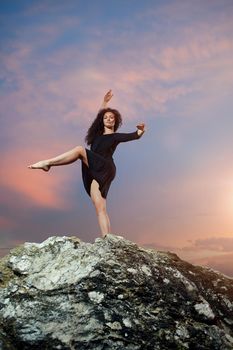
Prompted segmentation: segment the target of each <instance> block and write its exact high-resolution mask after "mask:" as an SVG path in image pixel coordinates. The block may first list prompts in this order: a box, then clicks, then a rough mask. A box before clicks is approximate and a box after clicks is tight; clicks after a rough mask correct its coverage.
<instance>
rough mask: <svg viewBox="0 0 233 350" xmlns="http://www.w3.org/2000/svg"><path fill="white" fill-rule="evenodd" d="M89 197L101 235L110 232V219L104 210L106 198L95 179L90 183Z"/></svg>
mask: <svg viewBox="0 0 233 350" xmlns="http://www.w3.org/2000/svg"><path fill="white" fill-rule="evenodd" d="M90 193H91V199H92V201H93V203H94V206H95V209H96V213H97V217H98V221H99V225H100V229H101V233H102V236H103V237H105V236H106V234H108V233H110V220H109V217H108V214H107V210H106V199H105V198H103V197H102V195H101V192H100V190H99V184H98V182H97V181H96V180H93V181H92V183H91V191H90Z"/></svg>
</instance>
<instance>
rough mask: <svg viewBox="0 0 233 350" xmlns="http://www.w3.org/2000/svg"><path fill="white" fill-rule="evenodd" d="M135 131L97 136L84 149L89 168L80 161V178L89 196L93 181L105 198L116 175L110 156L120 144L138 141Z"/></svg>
mask: <svg viewBox="0 0 233 350" xmlns="http://www.w3.org/2000/svg"><path fill="white" fill-rule="evenodd" d="M140 137H141V135H140V136H139V135H138V133H137V131H135V132H132V133H112V134H105V135H100V136H97V137H96V138H95V139H94V141H93V143H92V145H91V149H90V150H89V149H87V148H86V153H87V159H88V164H89V167H87V166H86V164H85V163H84V162H83V161H82V178H83V184H84V187H85V189H86V191H87V193H88V195H89V196H91V195H90V189H91V183H92V181H93V179H95V180H96V181H97V182H98V184H99V189H100V192H101V195H102V197H103V198H106V197H107V194H108V190H109V187H110V185H111V182H112V180H113V179H114V177H115V175H116V166H115V164H114V161H113V158H112V155H113V153H114V152H115V149H116V147H117V145H118V144H119V143H120V142H127V141H132V140H136V139H139V138H140Z"/></svg>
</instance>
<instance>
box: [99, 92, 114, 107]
mask: <svg viewBox="0 0 233 350" xmlns="http://www.w3.org/2000/svg"><path fill="white" fill-rule="evenodd" d="M112 96H113V93H112V90H109V91H108V92H107V93H106V94H105V96H104V99H103V102H102V105H101V107H100V109H104V108H107V104H108V102H109V101H110V100H111V98H112Z"/></svg>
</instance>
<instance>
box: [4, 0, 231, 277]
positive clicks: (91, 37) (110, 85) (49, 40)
mask: <svg viewBox="0 0 233 350" xmlns="http://www.w3.org/2000/svg"><path fill="white" fill-rule="evenodd" d="M109 89H112V91H113V98H112V100H111V101H110V103H109V106H110V107H112V108H116V109H118V110H119V111H120V112H121V114H122V117H123V125H122V127H121V128H120V129H119V130H118V132H133V131H135V130H136V125H137V124H138V123H142V122H144V123H145V124H146V128H147V130H146V132H145V133H144V135H143V136H142V137H141V138H140V139H139V140H134V141H131V142H127V143H123V144H120V145H119V146H118V147H117V150H116V151H115V153H114V156H113V158H114V162H115V164H116V167H117V175H116V178H115V179H114V181H113V183H112V185H111V188H110V190H109V193H108V198H107V209H108V214H109V217H110V220H111V228H112V233H113V234H117V235H120V236H123V237H125V238H126V239H129V240H132V241H134V242H136V243H137V244H139V245H141V246H144V247H148V248H153V249H157V250H162V251H171V252H174V253H176V254H178V256H179V257H180V258H182V259H184V260H186V261H189V262H191V263H194V264H197V265H202V266H209V267H211V268H213V269H215V270H217V271H220V272H222V273H224V274H226V275H227V276H231V277H233V152H232V150H233V137H232V129H233V115H232V112H233V1H232V0H221V1H220V0H196V1H191V0H173V1H171V0H170V1H169V0H163V1H159V0H158V1H157V0H153V1H152V0H144V1H141V0H124V1H123V0H110V1H109V0H108V1H105V0H97V1H91V0H86V1H84V0H67V1H63V0H62V1H61V0H56V1H55V0H41V1H34V0H32V1H25V0H21V1H16V0H2V1H1V3H0V103H1V109H0V118H1V128H0V147H1V167H0V208H1V210H0V248H1V249H0V256H4V255H6V254H7V253H8V252H9V250H10V248H13V247H15V246H17V245H19V244H23V243H24V242H42V241H43V240H45V239H47V238H48V237H50V236H77V237H79V238H80V239H81V240H83V241H85V242H94V240H95V239H96V238H97V237H99V236H100V229H99V226H98V221H97V217H96V212H95V209H94V206H93V203H92V202H91V200H90V197H89V196H88V195H87V193H86V192H85V189H84V187H83V183H82V176H81V163H80V161H79V160H78V161H77V162H75V163H72V164H69V165H66V166H60V167H53V168H51V169H50V171H49V172H44V171H41V170H30V169H28V168H27V165H29V164H32V163H35V162H37V161H39V160H42V159H48V158H51V157H54V156H56V155H58V154H61V153H64V152H65V151H67V150H70V149H72V148H74V147H75V146H77V145H82V146H84V147H86V148H88V146H87V145H86V144H85V141H84V138H85V136H86V133H87V130H88V128H89V126H90V124H91V123H92V121H93V120H94V118H95V116H96V115H97V113H98V110H99V108H100V106H101V103H102V100H103V96H104V94H105V93H106V92H107V91H108V90H109Z"/></svg>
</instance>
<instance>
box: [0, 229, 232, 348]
mask: <svg viewBox="0 0 233 350" xmlns="http://www.w3.org/2000/svg"><path fill="white" fill-rule="evenodd" d="M0 276H1V279H0V328H1V330H0V349H2V350H5V349H19V350H24V349H25V350H26V349H28V350H29V349H30V350H33V349H38V350H39V349H40V350H50V349H62V350H66V349H75V350H123V349H126V350H139V349H143V350H163V349H164V350H170V349H193V350H207V349H210V350H228V349H229V350H230V349H231V350H232V349H233V326H232V325H233V285H232V279H231V278H227V277H226V276H224V275H223V274H221V273H219V272H217V271H214V270H212V269H210V268H204V267H200V266H194V265H192V264H190V263H187V262H185V261H183V260H181V259H180V258H179V257H178V256H177V255H176V254H172V253H170V252H161V251H156V250H152V249H144V248H142V247H139V246H138V245H137V244H135V243H133V242H131V241H129V240H126V239H124V238H122V237H120V236H115V235H110V234H109V235H107V237H106V238H104V239H102V238H97V239H96V240H95V243H93V244H91V243H85V242H82V241H81V240H79V239H78V238H77V237H56V236H54V237H50V238H48V239H47V240H46V241H44V242H42V243H40V244H38V243H25V244H24V245H21V246H19V247H17V248H15V249H13V250H12V251H11V252H10V254H9V255H7V256H5V257H4V258H3V259H1V260H0ZM9 344H10V345H9ZM7 346H8V347H7ZM9 346H11V347H9Z"/></svg>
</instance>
